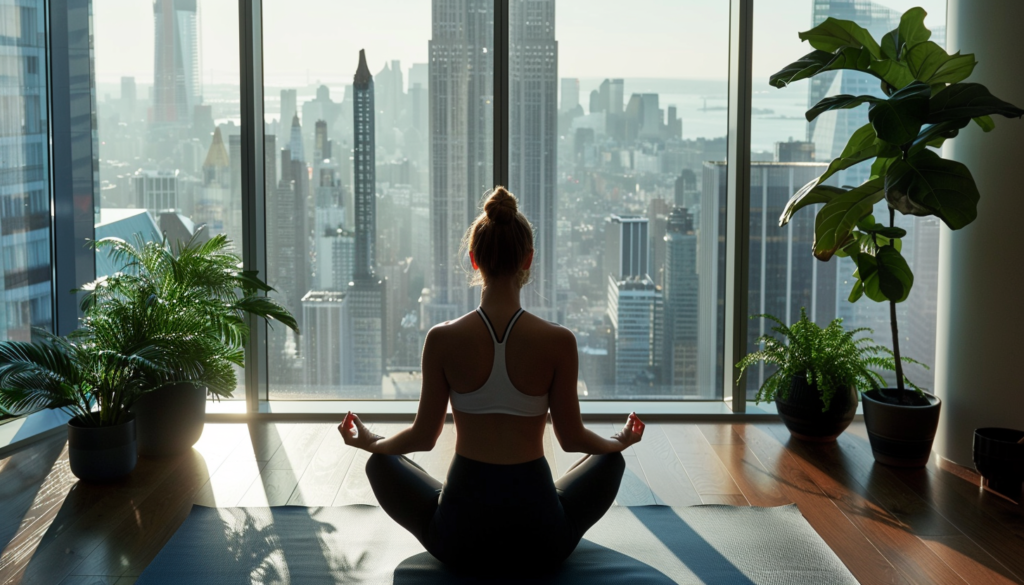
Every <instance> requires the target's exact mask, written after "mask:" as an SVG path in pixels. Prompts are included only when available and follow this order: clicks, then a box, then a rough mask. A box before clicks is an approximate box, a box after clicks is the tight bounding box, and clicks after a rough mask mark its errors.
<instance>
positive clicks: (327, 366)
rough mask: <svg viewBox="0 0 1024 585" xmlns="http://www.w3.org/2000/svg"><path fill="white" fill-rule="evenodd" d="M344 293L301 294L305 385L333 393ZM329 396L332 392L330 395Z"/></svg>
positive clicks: (337, 380) (336, 381)
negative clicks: (303, 326)
mask: <svg viewBox="0 0 1024 585" xmlns="http://www.w3.org/2000/svg"><path fill="white" fill-rule="evenodd" d="M344 303H345V293H343V292H337V291H333V292H332V291H309V292H308V293H306V295H305V296H304V297H302V320H303V322H305V323H306V328H305V329H304V330H303V331H302V355H303V356H304V357H305V367H304V368H303V374H304V381H305V383H306V385H307V386H319V387H321V388H325V389H330V390H331V391H333V392H331V393H335V392H337V391H338V390H339V389H340V386H341V385H342V380H341V368H342V362H343V359H342V356H341V354H340V353H339V351H338V350H339V341H340V340H341V338H342V336H343V335H344V326H343V316H342V313H343V307H344ZM332 397H333V396H332Z"/></svg>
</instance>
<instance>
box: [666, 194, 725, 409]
mask: <svg viewBox="0 0 1024 585" xmlns="http://www.w3.org/2000/svg"><path fill="white" fill-rule="evenodd" d="M664 242H665V284H664V287H663V293H664V299H665V351H666V353H667V355H666V358H665V363H666V365H667V368H666V370H667V373H668V376H667V377H666V379H665V380H664V382H665V384H666V385H667V386H670V387H671V393H672V394H674V395H677V396H684V397H687V398H690V397H699V398H713V396H710V395H703V396H702V395H701V393H700V392H699V389H698V385H697V355H698V352H697V340H698V337H697V318H698V317H697V311H698V309H699V307H698V302H697V297H698V290H699V281H698V278H697V235H696V233H695V231H694V226H693V216H692V215H690V213H689V212H688V211H687V210H686V209H683V208H681V207H676V208H674V209H672V212H671V214H670V215H669V218H668V224H667V226H666V233H665V236H664Z"/></svg>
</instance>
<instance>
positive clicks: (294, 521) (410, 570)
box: [137, 505, 857, 585]
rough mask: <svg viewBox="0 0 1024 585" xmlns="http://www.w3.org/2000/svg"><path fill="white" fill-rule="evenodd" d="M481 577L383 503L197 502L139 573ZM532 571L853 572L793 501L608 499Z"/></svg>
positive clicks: (818, 583) (767, 576)
mask: <svg viewBox="0 0 1024 585" xmlns="http://www.w3.org/2000/svg"><path fill="white" fill-rule="evenodd" d="M480 582H481V580H480V579H478V578H472V579H471V578H467V577H463V576H460V575H457V574H454V573H452V572H450V571H448V570H447V569H446V568H445V567H444V566H443V565H441V563H439V562H438V561H437V560H435V559H434V558H433V557H432V556H430V555H429V554H428V553H426V552H425V551H424V550H423V547H422V546H421V545H420V544H419V542H417V541H416V539H415V538H413V537H412V535H410V534H409V533H408V532H406V531H405V530H403V529H402V528H401V527H400V526H398V525H397V524H395V523H394V522H393V521H392V520H391V519H390V518H389V517H388V516H387V515H386V514H385V513H384V512H383V511H382V510H381V509H380V508H377V507H375V506H362V505H356V506H342V507H336V508H303V507H297V506H283V507H276V508H206V507H202V506H195V507H193V508H192V512H191V513H190V514H189V517H188V518H187V519H186V520H185V522H184V523H183V524H182V525H181V527H180V528H179V529H178V531H177V532H176V533H175V534H174V536H173V537H171V540H170V541H169V542H168V543H167V545H166V546H165V547H164V548H163V550H161V551H160V553H159V554H158V555H157V557H156V558H155V559H154V560H153V562H152V563H151V564H150V565H149V567H147V568H146V570H145V572H143V574H142V576H140V577H139V580H138V581H137V585H164V584H168V585H170V584H174V585H180V584H183V583H184V584H188V585H201V584H205V583H211V584H213V583H216V584H226V583H264V584H271V583H273V584H282V585H283V584H288V583H293V584H296V585H307V584H310V585H319V584H325V585H326V584H334V583H362V584H366V585H377V584H381V585H383V584H388V585H390V584H392V583H394V584H405V585H422V584H427V583H430V584H433V583H437V584H442V583H443V584H459V583H480ZM483 582H488V583H505V582H515V581H511V580H505V579H501V578H500V576H497V577H496V578H494V579H488V580H484V581H483ZM532 582H539V583H572V584H580V585H584V584H586V585H600V584H603V583H609V584H611V583H614V584H616V585H621V584H622V583H632V584H639V583H643V584H655V585H656V584H660V583H685V584H708V585H711V584H714V585H853V584H856V583H857V581H856V579H854V578H853V576H852V575H851V574H850V572H849V571H848V570H847V569H846V567H845V566H844V565H843V563H842V562H841V561H840V560H839V559H838V558H837V557H836V555H835V554H834V553H833V552H832V551H831V550H830V549H829V548H828V546H827V545H826V544H825V542H824V541H822V540H821V538H820V537H819V536H818V535H817V533H815V532H814V530H813V529H812V528H811V526H810V525H809V524H808V523H807V521H806V520H804V518H803V516H802V515H801V514H800V511H799V510H798V509H797V507H796V506H795V505H789V506H780V507H777V508H753V507H734V506H694V507H689V508H672V507H668V506H641V507H631V508H625V507H612V509H611V510H609V511H608V514H606V515H605V517H604V518H602V519H601V521H600V522H598V523H597V524H596V525H595V526H594V527H593V528H592V529H591V530H590V531H589V532H587V535H586V538H585V539H584V541H583V542H582V543H580V546H579V548H577V549H576V552H574V553H573V554H572V556H570V557H569V559H568V560H566V562H565V563H564V564H563V565H562V566H561V567H560V569H559V570H558V571H557V572H555V573H553V574H551V575H548V576H545V577H544V578H542V579H540V580H535V581H532Z"/></svg>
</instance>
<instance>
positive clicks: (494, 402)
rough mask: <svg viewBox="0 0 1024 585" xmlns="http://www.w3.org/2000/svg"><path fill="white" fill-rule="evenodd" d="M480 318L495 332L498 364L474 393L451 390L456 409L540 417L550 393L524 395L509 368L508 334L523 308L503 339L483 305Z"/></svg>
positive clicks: (492, 333) (479, 310)
mask: <svg viewBox="0 0 1024 585" xmlns="http://www.w3.org/2000/svg"><path fill="white" fill-rule="evenodd" d="M476 312H477V313H479V314H480V318H481V319H483V320H484V324H485V325H487V330H488V331H490V333H491V340H492V341H494V363H493V365H491V375H490V376H488V377H487V381H486V382H484V385H483V386H481V387H479V388H477V389H476V390H473V391H472V392H464V393H460V392H455V391H454V390H451V389H449V390H448V394H449V395H450V396H451V400H452V408H453V409H455V410H458V411H459V412H468V413H470V414H489V413H500V414H512V415H515V416H539V415H542V414H546V413H547V412H548V395H547V394H546V393H545V394H544V395H542V396H531V395H529V394H523V393H522V392H520V391H519V390H517V389H516V387H515V386H514V385H512V380H510V379H509V377H508V370H507V369H506V367H505V344H507V343H508V335H509V333H511V332H512V326H513V325H515V324H516V321H517V320H518V319H519V316H520V315H522V314H523V310H522V309H519V310H518V311H517V312H516V314H515V315H513V316H512V319H511V320H510V321H509V322H508V327H506V328H505V335H504V336H503V337H502V340H501V341H498V338H497V337H496V336H495V335H494V327H492V326H491V321H490V319H488V318H487V314H486V313H484V311H483V309H482V308H480V307H477V308H476Z"/></svg>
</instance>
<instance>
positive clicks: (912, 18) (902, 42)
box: [882, 7, 932, 61]
mask: <svg viewBox="0 0 1024 585" xmlns="http://www.w3.org/2000/svg"><path fill="white" fill-rule="evenodd" d="M927 15H928V13H927V12H925V11H924V8H920V7H916V8H911V9H910V10H908V11H906V12H904V13H903V16H901V17H900V26H899V27H898V28H897V29H896V30H893V31H891V32H889V34H887V35H885V36H884V37H882V55H884V56H885V57H888V58H889V59H892V60H894V61H899V60H900V56H901V55H902V54H903V51H904V48H905V47H910V46H913V45H915V44H917V43H923V42H924V41H927V40H928V39H929V38H931V36H932V32H931V31H930V30H928V29H927V28H925V26H924V17H925V16H927Z"/></svg>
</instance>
